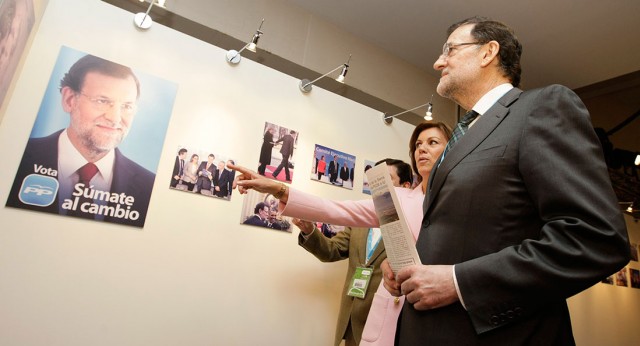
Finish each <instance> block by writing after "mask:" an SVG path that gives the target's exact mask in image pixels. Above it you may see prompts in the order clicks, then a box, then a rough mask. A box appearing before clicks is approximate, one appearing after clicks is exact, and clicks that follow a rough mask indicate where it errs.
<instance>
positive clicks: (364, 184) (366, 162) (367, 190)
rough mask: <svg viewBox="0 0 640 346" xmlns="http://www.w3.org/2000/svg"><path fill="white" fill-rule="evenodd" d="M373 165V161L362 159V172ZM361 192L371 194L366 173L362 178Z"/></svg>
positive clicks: (365, 171)
mask: <svg viewBox="0 0 640 346" xmlns="http://www.w3.org/2000/svg"><path fill="white" fill-rule="evenodd" d="M375 165H376V163H375V161H370V160H364V173H367V171H368V170H370V169H371V168H373V166H375ZM362 193H366V194H367V195H370V194H371V189H370V188H369V180H368V179H367V175H366V174H364V175H363V178H362Z"/></svg>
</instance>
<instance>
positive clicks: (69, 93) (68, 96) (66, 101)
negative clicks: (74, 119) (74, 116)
mask: <svg viewBox="0 0 640 346" xmlns="http://www.w3.org/2000/svg"><path fill="white" fill-rule="evenodd" d="M60 94H62V109H63V110H64V111H65V112H67V113H70V112H71V110H72V109H73V108H74V107H75V106H76V102H78V100H77V99H76V92H75V91H73V90H72V89H71V88H69V87H68V86H65V87H62V90H60Z"/></svg>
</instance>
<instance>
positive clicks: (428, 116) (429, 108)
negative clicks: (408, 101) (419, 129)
mask: <svg viewBox="0 0 640 346" xmlns="http://www.w3.org/2000/svg"><path fill="white" fill-rule="evenodd" d="M432 101H433V94H432V95H431V101H429V102H427V103H425V104H423V105H419V106H418V107H414V108H411V109H408V110H406V111H404V112H400V113H398V114H394V115H387V113H382V121H383V122H384V123H385V124H387V125H389V124H391V123H392V122H393V118H395V117H397V116H398V115H401V114H405V113H409V112H411V111H415V110H416V109H418V108H421V107H424V106H427V112H426V113H425V116H424V120H427V121H431V120H433V103H432Z"/></svg>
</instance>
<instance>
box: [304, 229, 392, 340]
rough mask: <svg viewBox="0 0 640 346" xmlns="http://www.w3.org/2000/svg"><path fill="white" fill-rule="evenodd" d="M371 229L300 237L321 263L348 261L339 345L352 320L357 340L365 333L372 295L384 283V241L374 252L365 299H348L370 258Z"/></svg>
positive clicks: (341, 309)
mask: <svg viewBox="0 0 640 346" xmlns="http://www.w3.org/2000/svg"><path fill="white" fill-rule="evenodd" d="M368 234H369V229H368V228H353V229H352V228H351V227H347V228H345V229H344V231H341V232H338V233H337V234H336V235H335V236H333V237H332V238H327V237H325V236H324V235H323V234H322V232H321V231H320V230H315V231H313V232H312V233H311V234H309V237H308V238H307V240H306V241H305V240H304V238H303V237H302V235H298V244H300V246H302V247H303V248H304V249H305V250H307V251H309V252H310V253H312V254H313V255H314V256H316V257H317V258H318V259H319V260H321V261H322V262H335V261H340V260H343V259H347V258H348V259H349V268H348V269H347V275H346V277H345V280H344V285H343V288H342V300H341V302H340V313H339V314H338V325H337V327H336V335H335V345H339V344H340V341H341V340H342V337H343V336H344V332H345V331H346V330H347V325H348V324H349V321H351V328H352V330H353V334H354V337H355V338H356V340H357V341H360V339H361V338H362V330H363V329H364V324H365V322H366V320H367V316H368V315H369V309H371V303H372V302H373V296H374V294H375V292H376V290H377V289H378V286H379V285H380V281H381V280H382V270H381V269H380V264H381V263H382V261H383V260H385V259H386V258H387V253H386V251H385V249H384V243H383V242H382V239H380V242H379V243H378V246H377V247H376V249H375V250H374V251H373V254H372V255H371V258H370V259H369V263H368V265H371V266H373V274H372V275H371V281H370V282H369V286H368V287H367V291H366V294H365V297H364V299H360V298H354V297H351V296H347V292H348V291H349V287H350V285H351V279H352V278H353V274H354V273H355V271H356V268H357V267H361V266H362V265H363V263H365V260H366V258H367V235H368Z"/></svg>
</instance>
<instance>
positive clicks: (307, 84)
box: [298, 54, 351, 93]
mask: <svg viewBox="0 0 640 346" xmlns="http://www.w3.org/2000/svg"><path fill="white" fill-rule="evenodd" d="M350 61H351V54H349V59H348V60H347V62H346V63H344V64H342V65H340V66H338V67H336V68H334V69H333V70H331V71H329V72H327V73H325V74H323V75H322V76H320V77H318V78H316V79H314V80H312V81H309V80H308V79H303V80H301V81H300V84H298V87H299V88H300V91H302V92H303V93H308V92H310V91H311V88H312V86H313V83H315V82H317V81H318V80H320V79H321V78H324V77H326V76H328V75H330V74H332V73H333V72H335V71H337V70H338V69H340V68H342V71H341V72H340V75H339V76H338V77H336V81H338V82H340V83H344V77H345V76H346V75H347V72H348V71H349V62H350Z"/></svg>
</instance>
